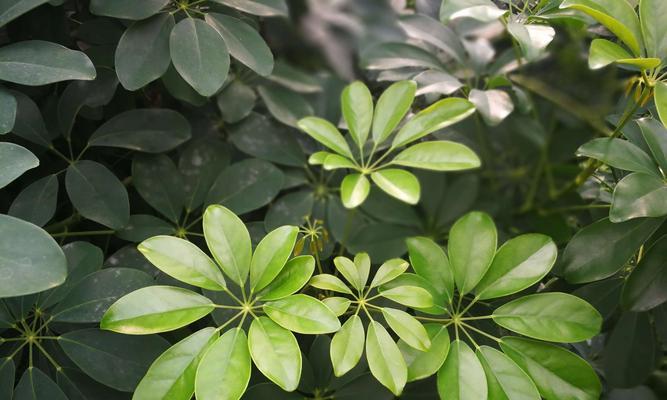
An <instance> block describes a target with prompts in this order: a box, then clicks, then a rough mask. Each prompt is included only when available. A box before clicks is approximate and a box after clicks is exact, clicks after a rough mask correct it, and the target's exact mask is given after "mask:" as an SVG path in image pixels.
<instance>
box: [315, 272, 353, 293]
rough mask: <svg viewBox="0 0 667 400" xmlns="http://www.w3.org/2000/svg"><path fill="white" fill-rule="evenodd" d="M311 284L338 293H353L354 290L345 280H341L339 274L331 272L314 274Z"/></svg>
mask: <svg viewBox="0 0 667 400" xmlns="http://www.w3.org/2000/svg"><path fill="white" fill-rule="evenodd" d="M310 286H313V287H316V288H318V289H322V290H331V291H334V292H338V293H346V294H352V291H351V290H350V288H348V287H347V285H346V284H345V282H343V281H342V280H340V278H338V277H337V276H335V275H331V274H319V275H315V276H313V278H312V279H311V280H310Z"/></svg>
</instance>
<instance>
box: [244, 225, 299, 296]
mask: <svg viewBox="0 0 667 400" xmlns="http://www.w3.org/2000/svg"><path fill="white" fill-rule="evenodd" d="M298 233H299V229H298V228H297V227H296V226H288V225H286V226H283V227H280V228H278V229H275V230H273V231H271V232H269V234H268V235H266V236H264V239H262V241H261V242H259V244H258V245H257V248H256V249H255V254H253V256H252V261H251V263H250V290H251V291H255V292H257V291H260V290H262V289H264V288H265V287H266V286H268V285H269V283H271V282H272V281H273V279H275V277H276V276H278V274H279V273H280V271H281V270H282V269H283V267H284V266H285V263H286V262H287V260H288V259H289V257H290V255H291V254H292V250H293V249H294V245H295V244H296V237H297V235H298Z"/></svg>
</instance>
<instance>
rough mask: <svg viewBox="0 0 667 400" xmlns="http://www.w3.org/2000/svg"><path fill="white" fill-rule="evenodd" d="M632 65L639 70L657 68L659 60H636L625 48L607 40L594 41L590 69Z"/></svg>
mask: <svg viewBox="0 0 667 400" xmlns="http://www.w3.org/2000/svg"><path fill="white" fill-rule="evenodd" d="M613 63H617V64H623V65H631V66H635V67H639V68H647V69H651V68H655V67H657V66H658V65H660V59H659V58H634V57H633V56H632V55H631V54H630V53H628V52H627V51H626V50H625V49H624V48H623V47H621V46H619V45H617V44H616V43H614V42H610V41H609V40H606V39H594V40H593V42H591V48H590V50H589V54H588V67H589V68H590V69H600V68H603V67H606V66H607V65H609V64H613Z"/></svg>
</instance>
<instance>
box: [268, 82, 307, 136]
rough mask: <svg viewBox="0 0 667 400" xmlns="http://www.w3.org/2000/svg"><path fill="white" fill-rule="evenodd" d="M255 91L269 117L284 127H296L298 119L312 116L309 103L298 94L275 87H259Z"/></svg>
mask: <svg viewBox="0 0 667 400" xmlns="http://www.w3.org/2000/svg"><path fill="white" fill-rule="evenodd" d="M257 90H258V91H259V96H260V97H261V98H262V101H264V104H265V105H266V107H267V108H268V109H269V112H270V113H271V115H272V116H273V117H274V118H275V119H277V120H278V121H280V122H282V123H283V124H285V125H289V126H292V127H297V124H298V123H299V122H300V121H299V120H300V119H302V118H304V117H307V116H309V115H313V114H314V111H313V108H312V106H311V105H310V103H309V102H308V101H307V100H306V99H305V98H304V97H303V96H301V95H300V94H299V93H296V92H293V91H291V90H289V89H285V88H283V87H280V86H277V85H261V86H259V87H258V88H257ZM299 128H301V126H299ZM301 129H303V128H301Z"/></svg>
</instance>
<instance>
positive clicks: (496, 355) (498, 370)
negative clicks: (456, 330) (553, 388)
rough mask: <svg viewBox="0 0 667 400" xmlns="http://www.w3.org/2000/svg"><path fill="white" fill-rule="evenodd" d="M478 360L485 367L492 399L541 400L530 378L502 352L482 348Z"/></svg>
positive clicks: (485, 347) (486, 347) (478, 352)
mask: <svg viewBox="0 0 667 400" xmlns="http://www.w3.org/2000/svg"><path fill="white" fill-rule="evenodd" d="M476 353H477V358H479V360H480V361H481V363H482V367H484V373H485V375H486V382H487V384H488V387H489V398H490V399H525V400H531V399H532V400H540V393H539V392H538V391H537V388H536V387H535V384H534V383H533V381H532V380H531V379H530V377H529V376H528V375H527V374H526V373H525V372H523V370H522V369H521V368H519V366H518V365H516V363H514V361H512V359H511V358H509V357H508V356H506V355H505V354H503V353H502V352H500V351H498V350H496V349H494V348H492V347H489V346H482V347H480V348H478V349H477V351H476Z"/></svg>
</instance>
